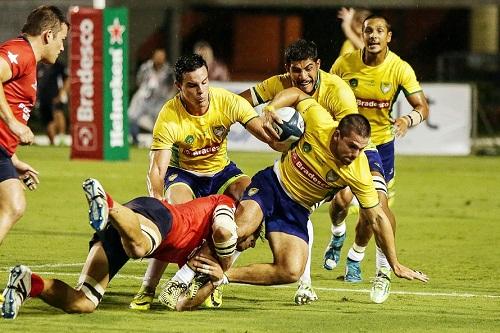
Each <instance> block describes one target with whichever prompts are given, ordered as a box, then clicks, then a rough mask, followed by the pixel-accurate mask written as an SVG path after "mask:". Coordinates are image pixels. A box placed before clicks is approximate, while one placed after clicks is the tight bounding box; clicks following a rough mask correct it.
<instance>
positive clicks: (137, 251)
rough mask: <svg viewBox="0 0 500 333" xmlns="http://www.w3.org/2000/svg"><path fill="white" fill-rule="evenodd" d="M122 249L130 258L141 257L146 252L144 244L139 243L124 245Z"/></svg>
mask: <svg viewBox="0 0 500 333" xmlns="http://www.w3.org/2000/svg"><path fill="white" fill-rule="evenodd" d="M124 249H125V253H126V254H127V256H128V257H129V258H131V259H142V258H144V256H145V255H146V253H147V250H146V249H145V248H144V246H140V245H129V246H127V247H124Z"/></svg>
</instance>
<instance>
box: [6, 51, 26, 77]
mask: <svg viewBox="0 0 500 333" xmlns="http://www.w3.org/2000/svg"><path fill="white" fill-rule="evenodd" d="M9 55H10V57H9ZM0 57H2V58H3V59H4V60H5V61H6V62H7V64H8V65H9V67H10V70H11V72H12V77H11V79H16V78H18V77H19V76H21V75H22V74H23V73H24V72H25V69H26V67H27V65H28V64H27V62H26V60H27V57H25V56H23V55H20V54H19V52H17V53H16V52H14V51H11V50H9V49H8V48H7V47H5V46H4V47H0Z"/></svg>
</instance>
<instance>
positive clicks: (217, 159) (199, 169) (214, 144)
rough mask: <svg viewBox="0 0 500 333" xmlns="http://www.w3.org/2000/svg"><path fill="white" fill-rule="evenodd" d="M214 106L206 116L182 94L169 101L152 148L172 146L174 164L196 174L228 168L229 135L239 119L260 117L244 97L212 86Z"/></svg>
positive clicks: (154, 133)
mask: <svg viewBox="0 0 500 333" xmlns="http://www.w3.org/2000/svg"><path fill="white" fill-rule="evenodd" d="M209 99H210V106H209V108H208V111H207V112H206V113H205V114H204V115H202V116H193V115H191V114H189V113H188V112H187V111H186V109H185V108H184V106H183V104H182V102H181V99H180V95H179V94H177V95H176V96H175V97H174V98H172V99H171V100H169V101H167V102H166V103H165V105H164V106H163V108H162V109H161V111H160V113H159V115H158V118H157V119H156V123H155V126H154V129H153V143H152V144H151V149H152V150H158V149H170V150H172V158H171V159H170V165H171V166H175V167H178V168H182V169H185V170H188V171H192V172H196V173H206V174H213V173H216V172H219V171H221V170H222V169H224V167H225V166H226V165H228V164H229V162H230V160H229V158H228V156H227V139H226V137H227V135H228V133H229V128H230V127H231V125H233V124H234V123H236V122H240V123H241V124H242V125H245V124H246V123H247V122H248V121H250V120H251V119H253V118H255V117H258V115H257V113H256V112H255V110H254V109H253V108H252V106H251V105H250V104H249V103H248V102H247V101H246V100H245V99H244V98H243V97H240V96H238V95H236V94H233V93H231V92H229V91H227V90H225V89H222V88H209Z"/></svg>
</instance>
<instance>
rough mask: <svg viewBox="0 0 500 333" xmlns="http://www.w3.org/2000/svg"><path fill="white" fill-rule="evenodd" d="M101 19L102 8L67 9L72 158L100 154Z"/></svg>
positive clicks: (101, 113)
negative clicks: (68, 16) (68, 17)
mask: <svg viewBox="0 0 500 333" xmlns="http://www.w3.org/2000/svg"><path fill="white" fill-rule="evenodd" d="M102 22H103V12H102V10H99V9H92V8H79V7H74V8H72V9H71V10H70V24H71V29H70V53H71V54H70V59H71V61H70V78H71V94H70V96H71V99H70V106H71V108H70V109H71V114H70V118H71V138H72V141H73V144H72V145H71V158H89V159H102V158H103V149H102V147H103V86H102V77H103V36H102V24H103V23H102Z"/></svg>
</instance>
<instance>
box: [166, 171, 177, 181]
mask: <svg viewBox="0 0 500 333" xmlns="http://www.w3.org/2000/svg"><path fill="white" fill-rule="evenodd" d="M177 176H178V174H176V173H174V174H171V175H170V176H168V181H169V182H173V181H174V180H175V178H177Z"/></svg>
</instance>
